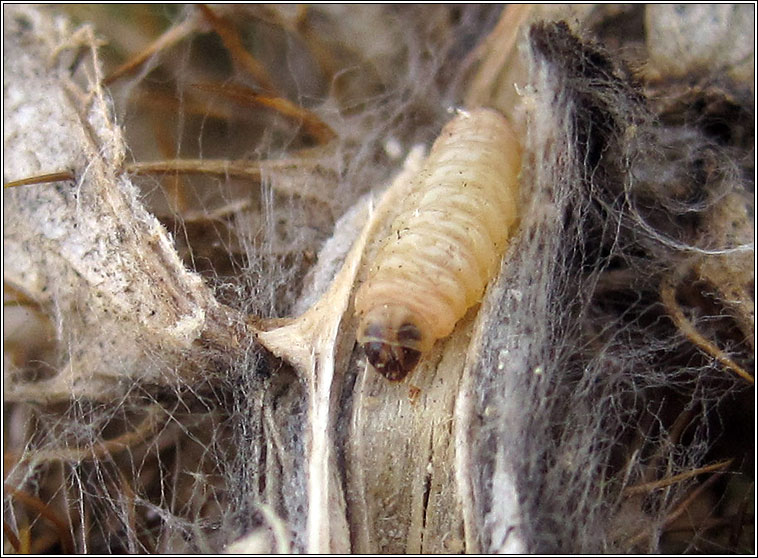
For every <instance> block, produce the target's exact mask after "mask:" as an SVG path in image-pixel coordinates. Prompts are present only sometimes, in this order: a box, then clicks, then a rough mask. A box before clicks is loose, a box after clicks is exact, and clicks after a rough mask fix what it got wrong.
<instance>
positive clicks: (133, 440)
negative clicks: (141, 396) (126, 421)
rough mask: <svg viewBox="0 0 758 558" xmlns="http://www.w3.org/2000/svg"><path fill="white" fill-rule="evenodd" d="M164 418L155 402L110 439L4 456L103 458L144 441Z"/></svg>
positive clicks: (36, 460)
mask: <svg viewBox="0 0 758 558" xmlns="http://www.w3.org/2000/svg"><path fill="white" fill-rule="evenodd" d="M166 418H167V417H166V415H165V414H164V412H163V409H162V407H161V406H160V405H158V404H155V405H153V406H152V407H151V408H150V409H149V410H148V411H147V416H145V418H144V419H142V422H141V423H140V424H139V425H138V426H137V427H136V428H135V429H134V430H130V431H129V432H125V433H124V434H121V435H120V436H117V437H115V438H113V439H111V440H105V441H102V442H96V443H94V444H93V445H92V446H89V447H74V448H56V449H45V450H41V451H32V452H29V453H28V454H26V455H24V456H23V457H22V458H20V459H13V455H12V454H11V455H8V454H6V457H5V458H6V460H12V461H20V460H22V459H23V460H24V461H33V462H36V463H39V462H42V461H69V462H74V463H76V462H80V461H84V460H89V459H103V458H104V457H106V456H108V455H111V454H114V453H118V452H121V451H123V450H125V449H128V448H130V447H132V446H134V445H136V444H138V443H140V442H142V441H144V440H145V439H147V437H148V436H149V435H150V434H152V433H153V432H154V431H155V430H156V429H157V428H158V427H159V426H160V425H161V424H163V421H164V420H166Z"/></svg>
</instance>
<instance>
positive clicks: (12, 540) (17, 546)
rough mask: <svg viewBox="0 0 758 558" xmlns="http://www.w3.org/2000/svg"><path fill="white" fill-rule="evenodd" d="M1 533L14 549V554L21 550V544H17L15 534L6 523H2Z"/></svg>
mask: <svg viewBox="0 0 758 558" xmlns="http://www.w3.org/2000/svg"><path fill="white" fill-rule="evenodd" d="M3 533H4V534H5V538H7V539H8V542H9V543H11V546H12V547H13V548H14V550H15V551H16V552H19V550H20V549H21V543H20V542H19V540H18V537H17V536H16V533H14V532H13V529H11V526H10V525H8V523H7V522H6V521H3Z"/></svg>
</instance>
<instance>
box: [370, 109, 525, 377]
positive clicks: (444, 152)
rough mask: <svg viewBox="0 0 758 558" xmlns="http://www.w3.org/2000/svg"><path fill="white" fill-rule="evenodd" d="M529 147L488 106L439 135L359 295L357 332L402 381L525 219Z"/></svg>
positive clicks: (380, 364)
mask: <svg viewBox="0 0 758 558" xmlns="http://www.w3.org/2000/svg"><path fill="white" fill-rule="evenodd" d="M520 167H521V148H520V146H519V143H518V140H517V138H516V134H515V132H514V131H513V129H512V128H511V126H510V124H509V123H508V121H507V120H506V119H505V118H504V117H503V116H501V115H500V114H499V113H497V112H495V111H493V110H489V109H477V110H473V111H471V112H462V113H461V114H459V115H458V116H457V117H456V118H454V119H453V120H452V121H451V122H449V123H448V124H447V125H446V126H445V127H444V128H443V129H442V132H441V133H440V136H439V137H438V138H437V140H436V141H435V142H434V145H433V146H432V150H431V152H430V153H429V157H428V158H427V160H426V162H425V163H424V166H423V167H422V169H421V170H420V171H419V173H418V174H417V175H416V177H415V178H414V180H415V182H416V184H415V185H414V186H413V188H412V192H413V193H412V194H411V195H409V196H408V198H407V199H406V200H405V201H404V203H403V206H402V207H401V208H400V211H399V213H398V216H397V217H396V218H395V220H394V221H393V223H392V226H391V231H390V234H389V236H388V237H387V238H385V239H384V240H383V241H382V242H381V244H380V247H379V250H378V253H377V256H376V260H375V261H374V262H373V265H372V266H371V268H370V269H369V273H368V278H367V279H366V281H365V282H364V283H363V284H362V285H361V287H360V288H359V289H358V292H357V293H356V296H355V311H356V314H358V316H359V318H360V320H359V326H358V333H357V339H358V342H359V343H360V344H361V345H362V346H363V349H364V351H365V352H366V356H367V357H368V360H369V362H370V363H371V364H372V365H373V367H374V368H375V369H376V370H377V371H378V372H380V373H381V374H383V375H384V376H385V377H386V378H388V379H389V380H394V381H398V380H402V379H403V378H405V376H406V375H407V374H408V373H409V372H410V371H411V370H412V369H413V368H414V367H415V366H416V364H417V363H418V361H419V360H420V358H421V355H422V354H423V353H425V352H426V351H428V350H429V349H430V348H431V347H432V345H434V343H435V341H436V340H437V339H442V338H443V337H447V336H448V335H449V334H450V333H451V332H452V331H453V328H454V327H455V324H456V322H457V321H458V320H459V319H461V318H462V317H463V315H464V314H465V313H466V311H467V310H468V309H469V308H470V307H471V306H473V305H474V304H476V303H478V302H479V301H480V300H481V298H482V296H483V294H484V289H485V287H486V286H487V283H488V282H489V280H490V279H491V278H492V276H493V275H494V273H495V272H496V271H497V269H498V265H499V263H500V259H501V257H502V255H503V253H504V252H505V248H506V246H507V243H508V238H509V237H510V236H511V234H512V233H513V229H514V228H515V226H516V221H517V217H518V215H517V213H518V212H517V209H518V208H517V204H518V201H519V196H518V188H519V186H518V174H519V170H520Z"/></svg>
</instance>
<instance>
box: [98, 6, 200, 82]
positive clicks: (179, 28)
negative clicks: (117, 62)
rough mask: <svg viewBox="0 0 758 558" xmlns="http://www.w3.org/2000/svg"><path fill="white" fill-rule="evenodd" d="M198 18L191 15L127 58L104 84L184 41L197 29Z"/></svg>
mask: <svg viewBox="0 0 758 558" xmlns="http://www.w3.org/2000/svg"><path fill="white" fill-rule="evenodd" d="M197 23H198V22H197V18H196V17H189V18H187V19H185V20H184V21H183V22H181V23H179V24H177V25H174V26H172V27H170V28H169V29H168V30H166V32H164V33H163V34H162V35H161V36H160V37H158V38H157V39H156V40H155V41H153V42H152V43H150V44H149V45H148V46H147V47H145V48H144V49H143V50H141V51H140V52H138V53H137V54H135V55H134V56H133V57H132V58H130V59H129V60H127V61H126V62H125V63H124V64H122V65H121V66H119V67H118V68H116V69H115V70H113V71H112V72H111V73H110V74H109V75H108V76H106V77H105V78H103V85H110V84H112V83H113V82H114V81H116V80H117V79H119V78H120V77H122V76H124V75H127V74H129V73H131V72H135V71H136V70H137V69H139V67H140V66H142V65H143V64H144V63H145V62H146V61H147V60H148V59H149V58H150V57H151V56H153V55H154V54H156V53H158V52H160V51H161V50H164V49H167V48H169V47H171V46H173V45H175V44H176V43H178V42H180V41H182V40H183V39H184V38H185V37H187V36H188V35H190V34H191V33H193V32H195V31H196V30H197Z"/></svg>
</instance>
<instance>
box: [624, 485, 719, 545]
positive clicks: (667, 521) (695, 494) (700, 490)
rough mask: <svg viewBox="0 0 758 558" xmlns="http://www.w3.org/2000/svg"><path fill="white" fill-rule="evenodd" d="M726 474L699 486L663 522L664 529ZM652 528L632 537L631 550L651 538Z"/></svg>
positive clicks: (630, 540)
mask: <svg viewBox="0 0 758 558" xmlns="http://www.w3.org/2000/svg"><path fill="white" fill-rule="evenodd" d="M723 474H724V471H719V472H717V473H715V474H713V475H712V476H711V477H710V478H709V479H708V480H707V481H705V482H704V483H703V484H701V485H700V486H698V487H697V488H696V489H695V490H693V491H692V492H691V493H690V494H689V495H688V496H687V497H686V498H685V499H684V500H683V501H682V502H681V503H680V504H679V505H678V506H677V507H676V508H675V509H674V511H672V512H671V513H670V514H668V515H667V516H666V519H665V520H664V522H663V528H664V529H665V528H666V527H668V526H669V525H671V524H672V523H674V521H676V520H677V519H678V518H679V516H680V515H682V514H683V513H684V512H685V511H686V510H687V508H688V507H689V506H690V504H692V502H694V501H695V500H696V499H697V498H698V496H700V495H701V494H702V493H703V492H704V491H705V489H706V488H708V487H709V486H711V485H712V484H713V483H714V482H716V480H717V479H718V478H720V477H721V475H723ZM651 529H652V527H646V528H645V529H643V530H642V531H640V532H639V533H637V534H636V535H634V536H633V537H631V538H630V539H629V541H628V546H629V548H632V547H635V546H636V545H638V544H639V543H641V542H642V541H643V540H644V539H645V538H646V537H648V536H650V532H651Z"/></svg>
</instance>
